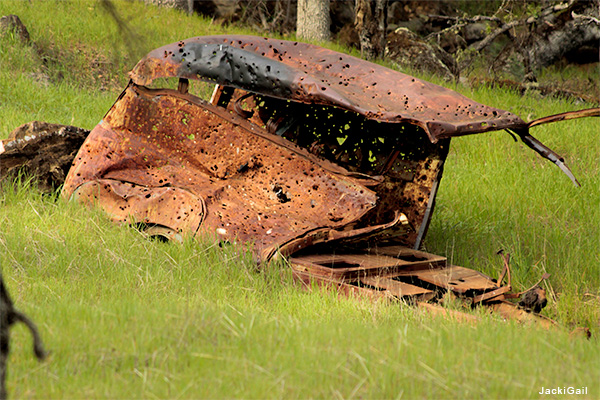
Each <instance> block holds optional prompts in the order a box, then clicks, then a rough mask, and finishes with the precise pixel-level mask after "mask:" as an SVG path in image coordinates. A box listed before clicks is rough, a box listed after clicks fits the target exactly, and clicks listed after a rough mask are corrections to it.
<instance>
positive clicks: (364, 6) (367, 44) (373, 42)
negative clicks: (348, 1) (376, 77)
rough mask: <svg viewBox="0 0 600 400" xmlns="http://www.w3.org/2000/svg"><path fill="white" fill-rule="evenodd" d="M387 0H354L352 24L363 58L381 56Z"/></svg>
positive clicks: (383, 45) (385, 24) (385, 26)
mask: <svg viewBox="0 0 600 400" xmlns="http://www.w3.org/2000/svg"><path fill="white" fill-rule="evenodd" d="M387 9H388V0H356V6H355V20H354V26H355V28H356V32H357V33H358V38H359V41H360V53H361V56H362V57H363V58H366V59H367V60H372V59H374V58H378V57H383V54H384V51H385V43H386V30H387Z"/></svg>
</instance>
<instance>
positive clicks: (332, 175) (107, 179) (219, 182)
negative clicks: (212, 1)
mask: <svg viewBox="0 0 600 400" xmlns="http://www.w3.org/2000/svg"><path fill="white" fill-rule="evenodd" d="M261 135H263V136H261ZM350 175H351V174H349V173H348V171H346V170H344V169H343V168H341V167H339V166H337V165H335V164H333V163H330V162H327V161H325V160H322V159H318V158H317V157H315V156H314V155H312V154H310V153H308V152H307V151H306V150H304V149H301V148H299V147H295V146H294V145H293V144H291V143H289V142H286V141H285V140H283V139H281V138H279V137H277V136H275V135H268V134H266V135H265V134H264V133H261V132H258V131H256V127H255V126H253V125H252V124H250V123H249V122H248V121H246V120H245V119H243V118H239V117H237V116H234V115H231V114H230V113H229V112H227V111H226V110H224V109H220V108H217V107H216V106H212V105H211V104H207V103H204V102H198V100H197V99H195V98H193V96H189V95H183V94H179V93H178V92H176V91H172V90H163V91H160V90H158V91H156V90H149V89H145V88H143V87H136V86H135V85H130V86H129V87H128V88H127V89H126V91H125V92H124V93H123V94H122V95H121V97H120V98H119V100H118V101H117V103H115V105H114V106H113V107H112V108H111V110H110V111H109V112H108V113H107V115H106V116H105V117H104V119H103V121H102V122H101V123H100V124H99V125H98V126H97V127H96V128H95V129H94V130H93V131H92V132H91V133H90V136H89V137H88V139H87V140H86V142H85V143H84V145H83V146H82V147H81V149H80V151H79V153H78V155H77V157H76V159H75V162H74V166H73V167H72V168H71V170H70V171H69V176H68V177H67V179H66V182H65V186H64V189H63V195H65V196H67V197H75V198H77V199H79V200H81V201H83V202H85V203H98V204H99V205H101V206H102V207H103V208H104V210H105V211H107V213H108V214H109V215H110V216H111V217H112V219H113V220H115V221H118V222H122V223H127V224H136V223H141V224H146V225H150V226H152V225H161V226H166V227H168V228H171V229H174V230H176V231H177V232H187V233H192V234H193V233H196V232H198V231H204V232H207V233H209V234H214V233H215V232H216V234H217V235H218V236H219V237H220V239H221V240H224V241H235V240H239V241H240V242H242V243H254V247H255V251H256V254H257V258H258V259H259V260H261V261H264V260H267V259H269V258H270V257H271V256H272V255H273V254H274V253H275V252H276V250H277V249H278V248H282V249H288V250H289V251H295V250H298V249H300V248H302V247H304V246H309V245H311V244H313V243H316V242H320V241H321V242H322V241H327V240H335V239H340V238H342V239H343V238H344V237H345V236H352V234H351V233H352V232H353V231H352V230H351V229H350V230H347V231H341V230H342V229H343V228H344V227H346V226H347V225H348V224H350V223H352V222H354V221H356V220H357V219H359V218H360V217H361V216H363V215H364V214H365V213H367V212H368V211H369V210H370V209H372V208H373V207H374V206H375V204H376V196H375V193H374V192H373V191H372V190H370V189H369V188H367V187H366V186H364V185H363V184H362V183H361V180H360V179H356V178H353V177H351V176H350ZM390 223H391V224H392V225H397V224H406V218H405V217H397V218H396V219H395V220H394V221H391V222H390ZM389 225H390V224H388V225H386V226H382V227H381V229H386V228H389ZM373 229H377V227H375V228H373ZM338 230H340V231H339V232H338ZM371 230H372V229H371ZM355 233H356V234H361V232H355ZM365 233H368V232H365ZM292 244H293V246H294V248H293V249H291V248H289V246H290V245H292ZM286 246H287V247H286Z"/></svg>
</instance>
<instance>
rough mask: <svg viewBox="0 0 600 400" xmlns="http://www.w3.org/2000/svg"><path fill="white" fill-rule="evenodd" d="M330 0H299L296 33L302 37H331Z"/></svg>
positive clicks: (321, 39) (318, 38)
mask: <svg viewBox="0 0 600 400" xmlns="http://www.w3.org/2000/svg"><path fill="white" fill-rule="evenodd" d="M329 26H330V19H329V0H298V13H297V20H296V34H297V36H298V38H300V39H309V40H319V41H326V40H329V39H330V36H331V32H330V30H329Z"/></svg>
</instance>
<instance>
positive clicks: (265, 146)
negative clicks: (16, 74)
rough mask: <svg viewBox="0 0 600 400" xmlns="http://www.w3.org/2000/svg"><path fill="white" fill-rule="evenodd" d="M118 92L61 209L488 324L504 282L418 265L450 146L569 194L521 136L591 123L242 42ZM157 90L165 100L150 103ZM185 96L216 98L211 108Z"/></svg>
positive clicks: (162, 66) (360, 65)
mask: <svg viewBox="0 0 600 400" xmlns="http://www.w3.org/2000/svg"><path fill="white" fill-rule="evenodd" d="M130 78H131V81H130V83H129V85H128V86H127V88H126V89H125V90H124V91H123V93H122V94H121V95H120V97H119V98H118V100H117V101H116V103H115V104H114V105H113V107H112V108H111V109H110V110H109V111H108V113H107V114H106V115H105V117H104V118H103V120H102V121H101V122H100V123H99V124H98V126H96V128H94V130H93V131H92V132H91V133H90V135H89V136H88V138H87V140H86V141H85V143H84V144H83V146H82V147H81V148H80V150H79V153H78V154H77V156H76V158H75V161H74V164H73V167H72V168H71V169H70V171H69V174H68V176H67V178H66V181H65V185H64V188H63V196H65V197H66V198H73V199H76V200H78V201H81V202H84V203H89V204H97V205H98V206H100V207H102V208H103V209H104V210H105V211H106V212H107V213H108V215H109V216H110V217H111V218H112V219H113V220H114V221H117V222H119V223H125V224H136V225H137V226H140V227H142V229H145V230H146V231H147V232H148V234H150V235H161V236H165V237H167V238H169V239H176V238H179V237H181V236H182V235H198V236H200V233H208V234H212V235H216V236H217V237H218V238H219V239H220V240H223V241H230V242H233V241H237V242H251V243H253V249H254V254H255V257H256V259H257V261H258V262H261V263H262V262H266V261H268V260H270V259H272V258H273V257H275V256H278V255H283V256H286V257H289V260H290V265H291V266H292V268H293V270H294V274H295V275H296V276H297V277H298V278H300V279H301V280H303V281H305V282H310V281H315V282H319V283H323V284H326V285H333V286H335V287H338V288H340V289H341V290H342V291H344V292H348V293H364V294H367V295H368V296H374V297H388V298H401V299H410V300H411V301H417V302H419V303H420V304H422V302H426V301H429V300H431V299H436V298H439V296H440V295H441V294H442V293H444V292H446V291H450V292H451V293H455V294H457V295H459V296H461V297H463V298H467V299H469V301H471V302H472V303H473V304H478V303H487V304H489V305H491V306H492V307H495V308H496V309H498V310H500V311H502V310H504V309H505V308H506V307H510V306H512V304H513V303H507V302H506V298H507V297H510V295H508V292H509V291H510V290H511V288H510V279H508V282H504V283H503V279H498V280H494V279H491V278H490V277H487V276H485V275H483V274H481V273H479V272H476V271H473V270H471V269H467V268H463V267H459V266H452V265H449V264H448V263H447V261H446V258H444V257H441V256H436V255H432V254H428V253H425V252H422V251H419V247H420V244H421V242H422V241H423V238H424V237H425V234H426V232H427V227H428V224H429V221H430V219H431V216H432V212H433V208H434V203H435V197H436V191H437V188H438V185H439V182H440V179H441V177H442V172H443V168H444V161H445V159H446V156H447V154H448V148H449V143H450V140H451V138H452V137H456V136H461V135H469V134H476V133H482V132H488V131H495V130H502V129H506V130H509V131H510V132H511V133H512V134H514V135H515V136H518V137H519V138H520V139H521V140H522V141H523V142H524V143H525V144H526V145H528V146H529V147H531V148H532V149H533V150H535V151H536V152H538V153H539V154H540V155H541V156H543V157H545V158H547V159H549V160H550V161H552V162H554V163H555V164H557V165H558V166H559V167H560V168H561V169H563V170H564V171H565V172H566V173H567V174H568V175H569V176H570V178H571V179H572V180H573V181H574V182H576V180H575V178H574V177H573V175H572V174H571V173H570V171H569V170H568V168H567V167H566V166H565V165H564V163H563V160H562V158H561V157H560V156H559V155H557V154H556V153H554V152H553V151H552V150H550V149H548V148H547V147H546V146H544V145H543V144H542V143H540V142H539V141H537V140H536V139H535V138H533V137H532V136H531V135H530V134H529V128H530V127H532V126H535V125H538V124H541V123H545V122H551V121H556V120H561V119H570V118H576V117H581V116H591V115H596V116H597V115H598V114H599V110H598V109H594V110H584V111H580V112H573V113H566V114H562V115H558V116H551V117H547V118H543V119H540V120H536V121H533V122H530V123H526V122H524V121H523V120H522V119H521V118H519V117H518V116H516V115H514V114H512V113H510V112H507V111H504V110H500V109H497V108H493V107H489V106H486V105H483V104H479V103H477V102H474V101H473V100H470V99H468V98H466V97H464V96H462V95H460V94H458V93H456V92H454V91H452V90H449V89H446V88H443V87H440V86H437V85H434V84H431V83H428V82H425V81H422V80H419V79H416V78H414V77H411V76H408V75H405V74H402V73H399V72H396V71H393V70H390V69H387V68H384V67H382V66H379V65H376V64H372V63H369V62H366V61H363V60H360V59H357V58H354V57H351V56H348V55H345V54H341V53H338V52H335V51H331V50H328V49H324V48H320V47H317V46H314V45H309V44H304V43H298V42H289V41H283V40H274V39H267V38H257V37H251V36H208V37H197V38H192V39H188V40H184V41H180V42H178V43H174V44H171V45H168V46H164V47H162V48H159V49H156V50H154V51H152V52H151V53H149V54H148V55H147V56H146V57H145V58H144V59H142V60H141V61H140V62H139V63H138V64H137V65H136V66H135V68H134V69H133V70H132V71H131V72H130ZM158 78H174V79H178V81H176V82H178V88H177V89H164V88H151V85H152V83H153V81H155V80H156V79H158ZM189 80H203V81H208V82H212V83H215V84H216V86H215V91H214V93H213V96H212V99H211V101H210V102H208V101H204V100H202V99H201V98H199V97H196V96H194V95H192V94H190V93H189V92H188V86H189ZM173 87H174V86H173ZM507 264H508V263H507ZM506 268H507V271H505V272H509V271H508V265H507V267H506ZM503 275H504V274H503ZM508 277H509V274H508ZM512 309H514V310H516V309H515V308H514V307H512ZM520 313H521V314H522V315H526V314H527V313H525V312H523V311H520ZM521 314H519V315H521Z"/></svg>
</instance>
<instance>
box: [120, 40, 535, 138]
mask: <svg viewBox="0 0 600 400" xmlns="http://www.w3.org/2000/svg"><path fill="white" fill-rule="evenodd" d="M130 77H131V79H132V80H133V82H135V83H136V84H138V85H149V84H150V83H151V82H152V81H153V80H154V79H156V78H168V77H180V78H186V79H199V80H205V81H210V82H214V83H218V84H222V85H226V86H233V87H237V88H240V89H244V90H247V91H251V92H254V93H261V94H265V95H268V96H273V97H279V98H283V99H291V100H295V101H300V102H305V103H313V104H322V105H330V106H335V107H339V108H342V109H346V110H350V111H354V112H358V113H360V114H362V115H364V116H365V117H367V118H369V119H374V120H378V121H382V122H396V123H410V124H414V125H417V126H420V127H421V128H423V129H424V130H425V131H426V132H427V134H428V136H429V138H430V140H431V141H432V142H434V143H435V142H437V141H438V140H439V139H442V138H449V137H453V136H461V135H468V134H473V133H481V132H487V131H495V130H502V129H513V130H520V131H522V130H524V129H525V130H526V129H527V124H526V123H525V122H524V121H523V120H522V119H521V118H520V117H518V116H516V115H514V114H512V113H510V112H508V111H505V110H501V109H498V108H493V107H489V106H486V105H483V104H480V103H477V102H475V101H473V100H471V99H469V98H467V97H465V96H463V95H461V94H459V93H456V92H455V91H453V90H450V89H446V88H444V87H442V86H438V85H435V84H432V83H429V82H426V81H423V80H420V79H417V78H414V77H412V76H410V75H406V74H403V73H400V72H397V71H393V70H390V69H388V68H385V67H383V66H379V65H376V64H373V63H370V62H367V61H364V60H361V59H358V58H356V57H352V56H349V55H346V54H341V53H338V52H335V51H332V50H329V49H324V48H321V47H318V46H315V45H311V44H306V43H300V42H291V41H285V40H277V39H268V38H258V37H254V36H229V35H228V36H201V37H195V38H191V39H187V40H183V41H180V42H177V43H173V44H170V45H167V46H164V47H161V48H158V49H156V50H154V51H152V52H150V53H149V54H148V55H147V56H146V57H145V58H143V59H142V60H141V61H140V62H139V63H138V64H137V65H136V66H135V67H134V69H133V70H132V71H131V72H130Z"/></svg>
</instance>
